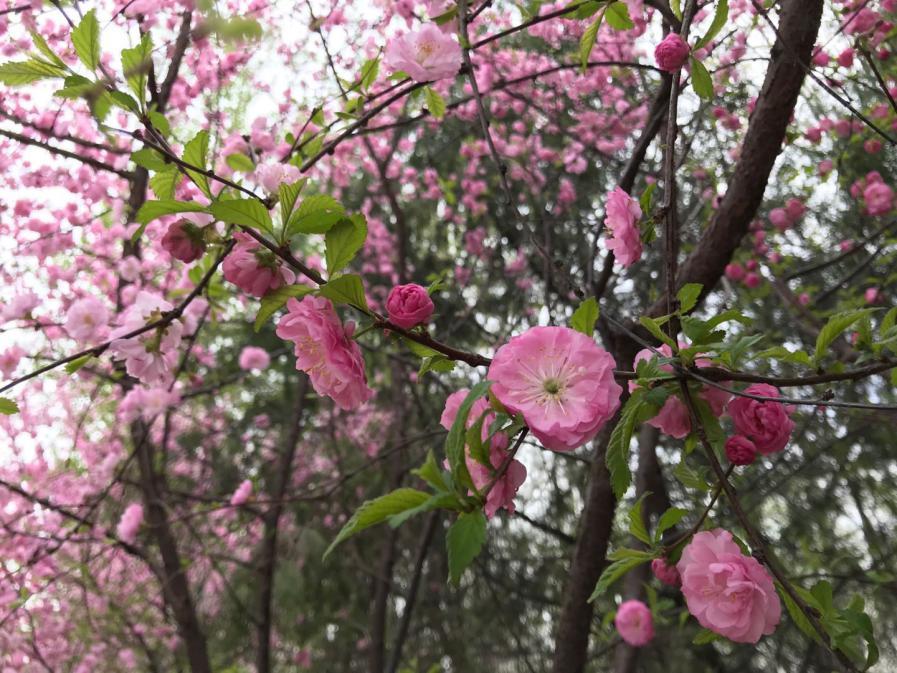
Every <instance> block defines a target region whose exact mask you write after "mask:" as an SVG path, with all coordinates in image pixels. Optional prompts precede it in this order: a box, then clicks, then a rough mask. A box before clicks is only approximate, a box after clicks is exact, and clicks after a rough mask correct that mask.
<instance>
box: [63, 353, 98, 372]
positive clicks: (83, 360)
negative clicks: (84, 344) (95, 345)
mask: <svg viewBox="0 0 897 673" xmlns="http://www.w3.org/2000/svg"><path fill="white" fill-rule="evenodd" d="M92 359H93V355H91V354H90V353H88V354H87V355H82V356H81V357H80V358H77V359H75V360H72V361H71V362H69V363H68V364H67V365H66V366H65V373H66V374H74V373H75V372H76V371H78V370H79V369H81V367H83V366H84V365H86V364H87V363H88V362H90V361H91V360H92Z"/></svg>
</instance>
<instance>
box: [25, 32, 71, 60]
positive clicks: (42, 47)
mask: <svg viewBox="0 0 897 673" xmlns="http://www.w3.org/2000/svg"><path fill="white" fill-rule="evenodd" d="M28 33H29V35H31V41H32V42H33V43H34V46H35V47H37V50H38V51H39V52H40V53H42V54H43V55H44V56H46V57H47V58H48V59H49V61H50V63H52V64H53V65H55V66H56V67H57V68H60V69H62V70H68V68H67V67H66V65H65V62H64V61H63V60H62V59H61V58H59V56H57V55H56V52H54V51H53V50H52V49H50V45H49V44H47V41H46V40H45V39H44V38H43V37H42V36H41V35H39V34H38V33H36V32H35V31H33V30H29V31H28Z"/></svg>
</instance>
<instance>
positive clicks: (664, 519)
mask: <svg viewBox="0 0 897 673" xmlns="http://www.w3.org/2000/svg"><path fill="white" fill-rule="evenodd" d="M686 514H688V511H687V510H684V509H679V508H678V507H670V508H669V509H668V510H667V511H666V512H664V513H663V514H662V515H661V516H660V519H659V520H658V522H657V528H656V529H655V531H654V542H659V541H660V540H661V538H662V537H663V534H664V533H665V532H667V531H668V530H669V529H670V528H672V527H673V526H675V525H676V524H677V523H679V522H680V521H682V519H683V518H684V517H685V515H686Z"/></svg>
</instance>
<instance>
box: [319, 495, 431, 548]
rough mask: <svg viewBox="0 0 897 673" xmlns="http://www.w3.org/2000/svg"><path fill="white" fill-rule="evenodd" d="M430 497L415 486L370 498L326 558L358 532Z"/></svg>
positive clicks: (357, 512) (341, 533) (342, 531)
mask: <svg viewBox="0 0 897 673" xmlns="http://www.w3.org/2000/svg"><path fill="white" fill-rule="evenodd" d="M429 499H430V494H429V493H426V492H424V491H418V490H417V489H414V488H400V489H397V490H395V491H393V492H392V493H387V494H386V495H383V496H380V497H379V498H376V499H374V500H368V501H367V502H365V503H364V504H362V505H361V507H359V508H358V510H357V511H356V512H355V514H353V515H352V518H351V519H349V520H348V521H347V522H346V525H345V526H343V528H342V530H340V532H339V534H338V535H337V536H336V538H335V539H334V540H333V542H331V543H330V546H329V547H327V551H325V552H324V558H325V559H326V558H327V557H328V556H329V555H330V552H332V551H333V550H334V549H335V548H336V547H337V545H339V544H340V543H342V542H344V541H345V540H346V539H348V538H350V537H352V536H353V535H355V534H356V533H359V532H361V531H363V530H364V529H366V528H370V527H371V526H375V525H377V524H378V523H382V522H384V521H386V520H387V519H388V518H389V517H391V516H393V515H395V514H398V513H399V512H404V511H405V510H406V509H412V508H413V507H417V506H418V505H421V504H423V503H424V502H426V501H427V500H429Z"/></svg>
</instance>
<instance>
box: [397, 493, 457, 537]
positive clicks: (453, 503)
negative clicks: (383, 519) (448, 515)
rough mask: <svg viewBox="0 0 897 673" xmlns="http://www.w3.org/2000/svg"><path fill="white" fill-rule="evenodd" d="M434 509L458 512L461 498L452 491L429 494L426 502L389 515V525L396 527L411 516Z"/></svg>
mask: <svg viewBox="0 0 897 673" xmlns="http://www.w3.org/2000/svg"><path fill="white" fill-rule="evenodd" d="M434 509H447V510H453V511H455V512H458V511H460V510H461V500H460V499H459V498H458V496H457V495H455V494H454V493H435V494H433V495H431V496H430V497H429V498H428V499H427V500H426V502H422V503H421V504H420V505H418V506H417V507H412V508H411V509H406V510H405V511H404V512H399V513H398V514H394V515H392V516H391V517H389V522H388V523H389V525H390V527H392V528H398V527H399V526H401V525H402V524H403V523H405V522H406V521H408V519H410V518H411V517H413V516H417V515H418V514H423V513H424V512H432V511H433V510H434Z"/></svg>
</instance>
